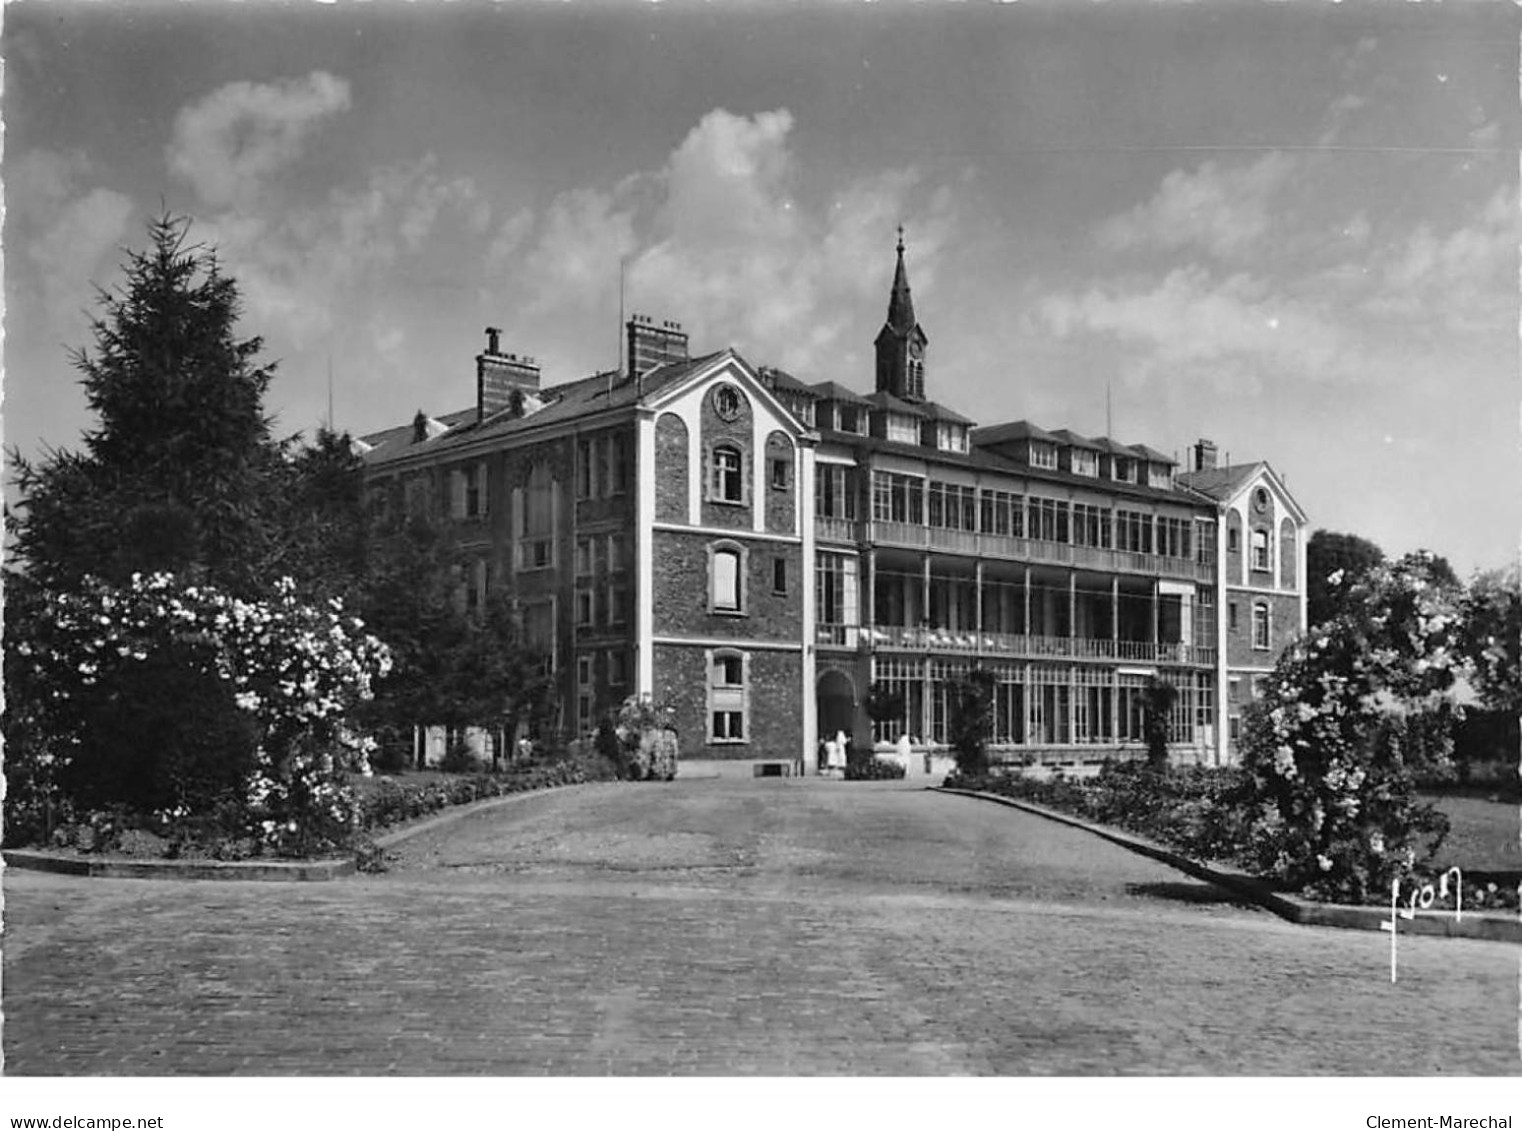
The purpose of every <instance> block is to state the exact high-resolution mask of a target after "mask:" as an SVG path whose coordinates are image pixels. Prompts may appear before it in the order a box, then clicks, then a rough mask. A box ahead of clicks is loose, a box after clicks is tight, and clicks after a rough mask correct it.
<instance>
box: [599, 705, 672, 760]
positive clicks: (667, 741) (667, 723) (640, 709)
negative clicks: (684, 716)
mask: <svg viewBox="0 0 1522 1131" xmlns="http://www.w3.org/2000/svg"><path fill="white" fill-rule="evenodd" d="M673 719H674V712H673V711H672V710H671V708H670V707H669V706H667V705H666V704H664V703H656V702H653V701H651V700H649V699H644V698H641V697H639V696H636V695H631V696H629V698H627V699H625V700H624V705H623V706H622V707H621V708H620V709H619V712H618V723H617V725H616V726H615V728H614V733H615V734H616V735H617V736H618V741H619V743H620V744H621V745H622V747H623V757H622V760H621V761H622V764H621V766H620V771H621V773H623V774H624V775H626V776H627V777H629V778H631V779H632V780H634V781H670V780H671V779H672V778H674V777H676V756H677V740H676V726H675V723H674V721H673Z"/></svg>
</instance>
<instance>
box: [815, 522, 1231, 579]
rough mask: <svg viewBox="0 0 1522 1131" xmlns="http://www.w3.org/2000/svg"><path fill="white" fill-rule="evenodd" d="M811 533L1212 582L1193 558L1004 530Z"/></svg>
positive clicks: (830, 529)
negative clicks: (1052, 538) (1052, 540)
mask: <svg viewBox="0 0 1522 1131" xmlns="http://www.w3.org/2000/svg"><path fill="white" fill-rule="evenodd" d="M814 529H815V533H816V534H817V536H818V537H820V538H828V539H832V540H834V541H854V540H856V539H857V538H859V537H861V536H862V535H863V534H865V537H866V540H867V541H868V542H870V543H873V544H875V545H879V546H902V547H904V548H907V549H913V550H940V551H943V552H945V553H952V554H966V555H969V556H976V557H984V558H1001V559H1004V560H1006V561H1017V562H1049V563H1052V564H1054V565H1071V566H1076V567H1078V568H1080V569H1092V570H1096V571H1098V572H1101V573H1138V574H1147V575H1149V576H1155V577H1157V576H1160V577H1174V578H1179V579H1181V580H1198V581H1214V580H1215V565H1214V563H1212V562H1208V561H1197V560H1195V559H1194V558H1173V557H1166V556H1164V555H1162V554H1144V553H1140V552H1138V551H1135V550H1115V549H1105V548H1103V547H1100V546H1080V545H1076V544H1074V543H1071V542H1049V541H1045V540H1043V539H1040V538H1016V537H1014V536H1012V535H1008V534H984V533H977V532H974V531H971V530H948V529H945V528H943V527H939V526H923V525H921V524H920V523H917V522H884V521H881V520H873V521H870V522H865V523H861V522H856V521H855V520H851V519H837V518H818V519H815V527H814Z"/></svg>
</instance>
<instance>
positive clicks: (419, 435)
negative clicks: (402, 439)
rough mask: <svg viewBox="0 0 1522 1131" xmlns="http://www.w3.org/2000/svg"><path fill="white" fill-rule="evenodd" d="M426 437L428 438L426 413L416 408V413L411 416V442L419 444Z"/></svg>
mask: <svg viewBox="0 0 1522 1131" xmlns="http://www.w3.org/2000/svg"><path fill="white" fill-rule="evenodd" d="M426 439H428V414H427V413H426V412H424V411H423V410H422V409H418V410H417V415H416V416H414V417H413V418H412V442H413V443H414V444H421V443H422V442H423V441H424V440H426Z"/></svg>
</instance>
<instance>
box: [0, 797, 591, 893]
mask: <svg viewBox="0 0 1522 1131" xmlns="http://www.w3.org/2000/svg"><path fill="white" fill-rule="evenodd" d="M599 784H603V783H598V782H579V783H577V784H576V785H565V786H556V787H555V789H556V790H557V791H558V790H568V789H586V788H587V787H588V786H591V785H599ZM547 792H549V791H548V790H544V789H530V790H524V791H523V792H522V793H510V794H506V795H504V796H502V797H488V798H484V799H483V800H481V801H472V802H470V803H468V804H465V805H455V806H451V807H450V808H448V809H446V810H444V811H443V812H441V813H437V814H435V815H434V816H431V817H427V818H424V819H422V820H419V821H416V822H414V823H413V824H410V825H407V826H406V827H405V828H400V829H394V830H392V831H391V832H388V833H385V834H383V835H381V836H378V837H374V838H373V839H372V843H373V844H374V845H375V847H376V848H378V849H387V848H391V847H393V846H395V845H398V844H400V843H402V842H403V841H404V840H407V839H408V838H410V837H414V836H418V835H420V834H422V833H426V832H429V831H431V830H433V829H436V828H439V827H441V826H443V825H449V824H453V823H454V822H455V821H460V820H463V819H465V818H466V817H469V816H472V815H473V814H476V813H483V812H486V811H488V810H491V809H496V808H499V807H500V806H503V805H508V804H511V803H513V802H515V801H523V800H525V799H527V798H530V797H536V796H538V795H540V794H543V793H547ZM4 856H5V864H6V866H7V867H9V868H19V869H21V870H23V871H32V872H52V873H54V874H55V875H65V876H87V877H91V878H94V879H109V880H233V881H237V880H277V881H279V880H283V881H288V882H289V881H296V882H307V883H311V882H320V881H325V880H336V879H339V878H340V877H343V876H352V875H354V874H355V872H356V871H357V870H358V866H357V863H356V860H355V858H354V857H345V858H341V859H333V860H134V859H131V858H126V857H110V856H87V855H80V854H77V853H65V852H49V851H45V850H40V849H9V848H8V849H6V850H5V853H4Z"/></svg>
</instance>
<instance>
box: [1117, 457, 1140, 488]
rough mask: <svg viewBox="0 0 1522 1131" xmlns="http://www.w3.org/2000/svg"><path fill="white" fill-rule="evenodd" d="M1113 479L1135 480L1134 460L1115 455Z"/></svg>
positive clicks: (1130, 481) (1127, 481)
mask: <svg viewBox="0 0 1522 1131" xmlns="http://www.w3.org/2000/svg"><path fill="white" fill-rule="evenodd" d="M1114 479H1115V482H1117V483H1135V482H1136V461H1135V460H1131V459H1127V458H1126V457H1125V456H1116V457H1115V472H1114Z"/></svg>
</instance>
